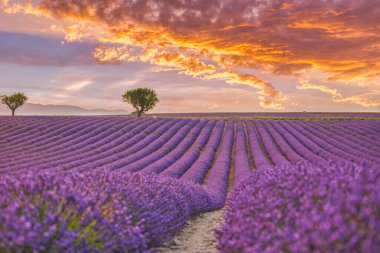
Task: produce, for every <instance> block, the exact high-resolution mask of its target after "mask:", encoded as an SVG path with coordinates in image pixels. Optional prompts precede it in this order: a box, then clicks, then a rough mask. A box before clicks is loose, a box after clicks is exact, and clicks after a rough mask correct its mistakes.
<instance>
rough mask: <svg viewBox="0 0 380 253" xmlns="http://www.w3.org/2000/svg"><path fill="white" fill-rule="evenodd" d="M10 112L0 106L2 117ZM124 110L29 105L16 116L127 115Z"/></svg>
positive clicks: (22, 108) (19, 110) (17, 112)
mask: <svg viewBox="0 0 380 253" xmlns="http://www.w3.org/2000/svg"><path fill="white" fill-rule="evenodd" d="M10 112H11V111H10V110H8V109H7V107H5V106H4V105H1V106H0V115H9V114H10ZM126 114H128V112H127V111H124V110H104V109H94V110H89V109H84V108H81V107H79V106H74V105H41V104H32V103H27V104H25V105H24V106H22V107H21V108H19V109H18V110H17V111H16V115H126Z"/></svg>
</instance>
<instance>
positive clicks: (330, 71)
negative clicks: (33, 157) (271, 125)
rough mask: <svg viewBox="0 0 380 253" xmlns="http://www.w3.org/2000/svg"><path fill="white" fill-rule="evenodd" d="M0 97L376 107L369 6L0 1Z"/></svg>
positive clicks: (182, 105) (97, 104) (378, 38)
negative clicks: (132, 93) (127, 96)
mask: <svg viewBox="0 0 380 253" xmlns="http://www.w3.org/2000/svg"><path fill="white" fill-rule="evenodd" d="M0 8H1V9H0V74H1V75H0V94H11V93H13V92H24V93H25V94H27V95H28V96H29V97H30V102H31V103H40V104H58V105H62V104H65V105H77V106H81V107H83V108H88V109H94V108H103V109H125V110H128V111H132V107H130V106H129V105H126V104H124V103H122V101H121V94H122V93H123V92H124V91H125V90H128V89H131V88H135V87H149V88H153V89H155V90H156V91H157V93H158V95H159V98H160V100H161V102H160V103H159V104H158V106H157V107H156V108H155V109H154V110H153V112H252V111H276V112H282V111H284V112H286V111H355V112H359V111H363V112H379V111H380V18H379V17H380V0H335V1H321V0H320V1H309V0H104V1H97V0H86V1H83V0H42V1H12V0H10V1H8V0H0Z"/></svg>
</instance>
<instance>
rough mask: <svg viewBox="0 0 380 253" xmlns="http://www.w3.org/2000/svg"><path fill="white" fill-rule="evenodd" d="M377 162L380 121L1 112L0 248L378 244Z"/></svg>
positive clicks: (240, 248)
mask: <svg viewBox="0 0 380 253" xmlns="http://www.w3.org/2000/svg"><path fill="white" fill-rule="evenodd" d="M338 116H339V115H338ZM375 116H376V117H377V116H378V115H375ZM371 117H373V115H371ZM379 169H380V124H379V121H378V120H371V119H362V120H298V121H296V120H265V119H256V120H250V119H245V118H241V119H239V117H237V118H236V119H229V118H226V119H207V117H201V118H199V119H193V118H187V117H184V118H180V117H175V118H169V117H168V118H150V117H146V118H141V119H136V118H127V117H70V116H59V117H58V116H57V117H0V252H154V248H155V247H159V246H161V245H163V244H164V243H166V242H168V241H170V240H171V238H172V237H173V236H174V235H176V234H178V233H179V232H180V231H181V229H182V228H183V227H184V226H185V224H186V222H187V221H188V220H189V219H190V218H191V217H193V216H196V215H198V214H200V213H204V212H207V211H213V210H218V209H220V208H223V207H226V217H225V218H226V219H225V221H224V224H223V225H222V227H221V228H220V229H217V230H216V237H217V240H218V246H217V249H218V251H220V252H380V216H379V214H380V204H379V203H380V174H379ZM353 249H354V250H353Z"/></svg>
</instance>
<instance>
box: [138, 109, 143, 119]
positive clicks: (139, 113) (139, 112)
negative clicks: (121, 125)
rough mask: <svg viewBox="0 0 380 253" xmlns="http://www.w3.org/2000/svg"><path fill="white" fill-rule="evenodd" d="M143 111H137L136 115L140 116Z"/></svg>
mask: <svg viewBox="0 0 380 253" xmlns="http://www.w3.org/2000/svg"><path fill="white" fill-rule="evenodd" d="M142 113H143V111H142V110H141V111H137V117H138V118H140V117H141V114H142Z"/></svg>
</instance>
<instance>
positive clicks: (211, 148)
mask: <svg viewBox="0 0 380 253" xmlns="http://www.w3.org/2000/svg"><path fill="white" fill-rule="evenodd" d="M224 127H225V121H224V120H221V121H218V123H217V124H216V126H215V127H214V130H213V132H212V133H211V136H210V139H209V140H208V142H207V144H206V146H205V147H204V149H202V152H201V154H200V155H199V157H198V159H197V160H196V161H195V162H194V163H193V164H192V165H191V167H190V168H189V169H188V170H187V171H186V172H185V173H184V174H183V175H182V176H181V180H184V181H188V182H193V183H197V184H200V183H202V181H203V178H204V177H205V175H206V173H207V171H208V169H209V168H210V166H211V164H212V162H213V161H214V158H215V154H216V151H217V149H218V147H219V144H220V141H221V139H222V136H223V131H224Z"/></svg>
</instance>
